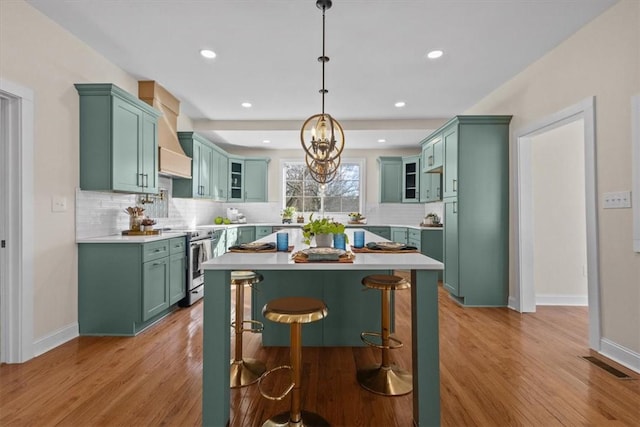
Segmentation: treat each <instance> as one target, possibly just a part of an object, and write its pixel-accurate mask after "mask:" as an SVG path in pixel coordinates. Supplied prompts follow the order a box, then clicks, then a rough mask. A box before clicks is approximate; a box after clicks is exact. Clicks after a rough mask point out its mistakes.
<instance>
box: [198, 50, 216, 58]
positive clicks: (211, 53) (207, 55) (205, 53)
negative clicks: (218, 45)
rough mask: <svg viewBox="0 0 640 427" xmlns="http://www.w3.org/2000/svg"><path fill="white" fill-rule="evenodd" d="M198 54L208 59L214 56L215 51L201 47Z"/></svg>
mask: <svg viewBox="0 0 640 427" xmlns="http://www.w3.org/2000/svg"><path fill="white" fill-rule="evenodd" d="M200 55H202V56H204V57H205V58H208V59H213V58H215V57H216V53H215V52H214V51H212V50H209V49H202V50H201V51H200Z"/></svg>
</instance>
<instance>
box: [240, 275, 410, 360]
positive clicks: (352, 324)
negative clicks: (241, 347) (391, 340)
mask: <svg viewBox="0 0 640 427" xmlns="http://www.w3.org/2000/svg"><path fill="white" fill-rule="evenodd" d="M259 273H260V274H262V275H263V277H264V280H263V281H262V282H260V283H259V284H257V285H255V289H258V292H252V293H251V307H252V316H253V319H255V320H259V321H261V322H263V323H264V330H263V331H262V344H263V345H265V346H287V347H288V346H289V326H288V325H285V324H277V323H274V322H271V321H269V320H266V319H265V318H264V316H263V315H262V307H263V306H264V305H265V304H266V303H267V302H268V301H271V300H272V299H275V298H280V297H284V296H305V297H312V298H319V299H321V300H323V301H324V302H325V304H327V307H328V308H329V314H328V316H327V317H325V318H324V319H322V320H321V321H319V322H313V323H308V324H305V325H304V328H303V334H302V345H304V346H350V347H361V346H364V345H365V344H364V343H363V342H362V340H361V339H360V333H361V332H363V331H374V332H377V331H379V330H380V315H381V314H380V311H381V309H380V304H381V294H380V292H379V291H369V292H362V290H363V286H362V284H361V281H362V278H363V277H365V276H367V275H370V274H392V271H388V272H387V271H381V270H375V271H372V270H361V271H350V270H349V271H347V270H338V271H329V270H326V271H325V270H323V271H314V272H313V274H309V273H310V272H309V271H301V270H265V271H259ZM301 283H304V286H301ZM398 292H407V291H398ZM392 301H393V296H392ZM392 307H393V304H392ZM391 316H392V319H393V316H394V311H393V310H392V311H391ZM393 324H394V322H393V321H392V329H393Z"/></svg>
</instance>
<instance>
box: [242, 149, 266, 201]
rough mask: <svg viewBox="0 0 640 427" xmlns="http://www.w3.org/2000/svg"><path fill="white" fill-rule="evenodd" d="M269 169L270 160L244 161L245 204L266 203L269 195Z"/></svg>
mask: <svg viewBox="0 0 640 427" xmlns="http://www.w3.org/2000/svg"><path fill="white" fill-rule="evenodd" d="M268 167H269V160H268V159H249V158H247V159H245V160H244V186H245V189H244V201H245V202H266V201H268V195H267V188H268V185H267V177H268V174H267V171H268Z"/></svg>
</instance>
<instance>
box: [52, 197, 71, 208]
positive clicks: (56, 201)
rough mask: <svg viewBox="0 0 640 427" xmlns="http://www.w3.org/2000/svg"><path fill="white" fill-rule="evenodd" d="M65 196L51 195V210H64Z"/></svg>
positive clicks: (65, 205) (65, 204)
mask: <svg viewBox="0 0 640 427" xmlns="http://www.w3.org/2000/svg"><path fill="white" fill-rule="evenodd" d="M66 211H67V198H66V197H63V196H52V197H51V212H66Z"/></svg>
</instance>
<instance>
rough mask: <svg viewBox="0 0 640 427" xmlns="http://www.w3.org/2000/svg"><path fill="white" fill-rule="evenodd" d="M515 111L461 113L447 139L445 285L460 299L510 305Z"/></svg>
mask: <svg viewBox="0 0 640 427" xmlns="http://www.w3.org/2000/svg"><path fill="white" fill-rule="evenodd" d="M510 121H511V116H457V117H454V118H453V119H451V120H450V121H449V122H447V123H446V124H445V125H444V126H443V127H442V128H441V129H440V130H438V131H436V133H438V132H440V133H442V138H443V141H444V157H445V158H444V170H443V188H444V190H443V202H444V265H445V269H444V287H445V289H447V290H448V291H449V292H450V294H451V296H452V297H453V298H454V299H455V300H457V301H458V302H459V303H460V304H463V305H469V306H506V305H507V299H508V291H509V288H508V286H509V282H508V279H509V272H508V268H509V123H510Z"/></svg>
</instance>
